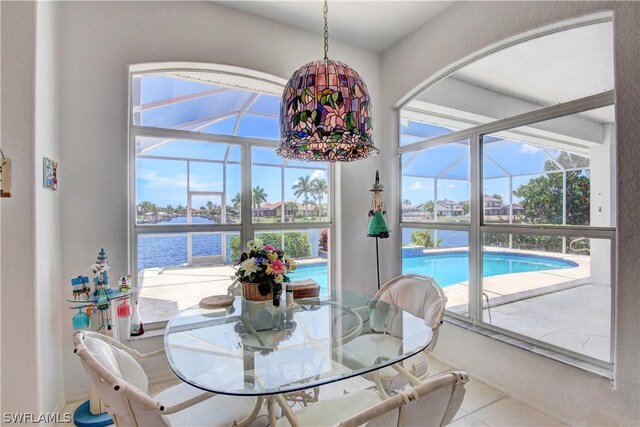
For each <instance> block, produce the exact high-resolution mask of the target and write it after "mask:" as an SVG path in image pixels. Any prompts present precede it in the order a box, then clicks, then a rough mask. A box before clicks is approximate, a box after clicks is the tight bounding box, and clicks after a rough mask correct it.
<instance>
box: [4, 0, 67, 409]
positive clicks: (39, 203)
mask: <svg viewBox="0 0 640 427" xmlns="http://www.w3.org/2000/svg"><path fill="white" fill-rule="evenodd" d="M55 26H56V22H55V16H54V8H53V7H52V5H51V4H46V5H45V4H38V5H36V3H28V2H15V3H13V2H11V3H9V2H3V3H2V124H3V126H2V142H3V144H2V147H3V151H4V153H5V155H6V156H7V157H9V158H11V160H12V175H13V177H12V178H13V179H12V197H11V198H9V199H2V202H1V203H2V204H1V210H2V226H1V229H2V237H3V239H2V243H1V244H2V255H3V257H2V261H3V262H2V264H3V269H2V273H1V279H2V347H3V353H2V367H1V372H2V408H3V409H2V412H3V413H4V412H25V411H26V412H34V413H36V414H37V413H40V412H51V411H55V410H60V409H62V405H63V404H64V396H63V393H62V346H61V336H60V312H61V310H62V305H61V301H60V287H59V286H60V258H59V253H60V227H59V197H58V193H54V192H52V191H50V190H45V189H44V188H43V187H42V174H43V171H42V157H43V156H47V157H50V158H53V159H57V158H58V132H57V125H58V116H57V93H56V92H57V85H58V80H57V65H56V54H55V53H56V50H55V46H56V36H55Z"/></svg>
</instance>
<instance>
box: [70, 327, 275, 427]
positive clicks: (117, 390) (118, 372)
mask: <svg viewBox="0 0 640 427" xmlns="http://www.w3.org/2000/svg"><path fill="white" fill-rule="evenodd" d="M74 345H75V348H74V353H75V354H76V355H78V356H79V357H80V360H81V362H82V366H83V367H84V369H85V371H86V372H87V374H88V375H89V378H90V381H91V382H92V384H93V385H94V386H95V388H96V390H97V393H98V395H99V396H100V398H101V399H102V401H103V403H104V405H105V407H106V408H107V411H108V412H109V414H110V415H111V417H112V418H113V419H114V421H115V423H116V425H117V426H120V427H124V426H139V427H142V426H153V427H156V426H230V425H233V424H234V422H235V421H237V425H243V424H246V422H248V421H249V420H252V419H253V420H254V423H256V424H252V425H260V420H255V418H256V417H257V416H258V415H260V417H261V419H262V421H263V423H262V425H264V424H266V419H264V417H262V415H263V414H261V413H262V404H261V403H262V400H261V399H260V400H259V401H258V399H256V398H252V397H236V396H224V395H216V394H214V393H209V392H203V391H202V390H200V389H197V388H195V387H192V386H190V385H188V384H186V383H181V384H178V385H175V386H173V387H170V388H168V389H166V390H164V391H162V392H160V393H158V394H156V395H154V396H153V397H151V396H150V395H149V394H148V389H149V380H148V378H147V375H146V374H145V372H144V370H143V369H142V366H141V365H140V363H139V361H141V360H145V359H149V358H151V357H155V356H159V355H162V354H164V350H159V351H156V352H153V353H149V354H140V353H139V352H137V351H135V350H133V349H131V348H129V347H127V346H125V345H123V344H121V343H120V342H118V341H116V340H114V339H113V338H110V337H108V336H106V335H102V334H99V333H96V332H91V331H78V332H76V333H75V335H74Z"/></svg>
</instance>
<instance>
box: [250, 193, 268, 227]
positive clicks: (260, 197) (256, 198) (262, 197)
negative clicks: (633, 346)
mask: <svg viewBox="0 0 640 427" xmlns="http://www.w3.org/2000/svg"><path fill="white" fill-rule="evenodd" d="M267 197H268V196H267V193H265V192H264V188H262V187H260V186H259V185H258V186H256V187H253V198H252V199H253V209H256V215H257V221H256V222H260V204H261V203H264V202H266V201H267Z"/></svg>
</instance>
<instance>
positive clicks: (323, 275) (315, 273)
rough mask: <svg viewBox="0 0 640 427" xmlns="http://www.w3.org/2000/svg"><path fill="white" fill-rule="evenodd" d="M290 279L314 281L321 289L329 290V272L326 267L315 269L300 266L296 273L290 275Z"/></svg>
mask: <svg viewBox="0 0 640 427" xmlns="http://www.w3.org/2000/svg"><path fill="white" fill-rule="evenodd" d="M289 278H290V279H291V280H306V279H313V280H314V281H315V282H316V283H317V284H319V285H320V288H321V289H328V286H327V279H328V271H327V266H326V265H320V266H313V267H305V266H298V268H296V271H294V272H293V273H289Z"/></svg>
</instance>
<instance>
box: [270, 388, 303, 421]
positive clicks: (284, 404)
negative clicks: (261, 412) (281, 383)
mask: <svg viewBox="0 0 640 427" xmlns="http://www.w3.org/2000/svg"><path fill="white" fill-rule="evenodd" d="M275 398H276V400H277V401H278V405H280V407H281V408H282V412H284V416H285V417H287V419H288V420H289V423H290V424H291V427H298V426H300V424H299V423H298V419H297V418H296V414H294V413H293V411H292V410H291V408H290V407H289V405H288V404H287V401H286V400H285V398H284V397H282V395H281V394H276V395H275Z"/></svg>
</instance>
